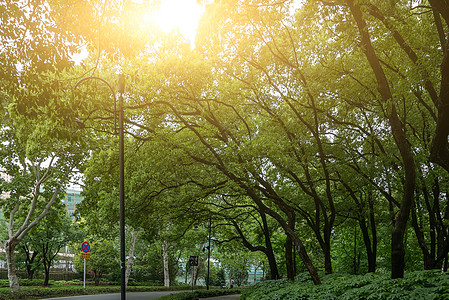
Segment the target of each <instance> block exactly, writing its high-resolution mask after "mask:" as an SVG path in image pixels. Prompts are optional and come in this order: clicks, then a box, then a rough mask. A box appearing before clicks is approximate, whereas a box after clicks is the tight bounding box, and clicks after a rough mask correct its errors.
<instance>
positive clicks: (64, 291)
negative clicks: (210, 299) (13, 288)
mask: <svg viewBox="0 0 449 300" xmlns="http://www.w3.org/2000/svg"><path fill="white" fill-rule="evenodd" d="M185 289H186V287H185V286H179V287H169V288H167V287H163V286H130V287H128V288H127V292H156V291H167V290H185ZM112 293H120V286H89V287H87V288H86V289H83V287H82V286H67V287H58V288H52V287H50V288H45V287H41V288H36V287H22V288H21V289H20V291H18V292H16V293H11V292H10V291H9V290H0V300H17V299H32V298H38V299H39V298H50V297H68V296H79V295H92V294H112Z"/></svg>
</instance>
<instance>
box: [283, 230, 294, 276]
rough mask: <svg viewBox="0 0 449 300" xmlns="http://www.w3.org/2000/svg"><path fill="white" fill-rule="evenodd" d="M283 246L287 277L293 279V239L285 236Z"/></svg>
mask: <svg viewBox="0 0 449 300" xmlns="http://www.w3.org/2000/svg"><path fill="white" fill-rule="evenodd" d="M284 247H285V267H286V269H287V279H289V280H294V279H295V274H294V272H293V269H294V268H293V240H292V239H291V238H290V237H289V236H287V239H286V241H285V244H284Z"/></svg>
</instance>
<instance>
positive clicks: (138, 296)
mask: <svg viewBox="0 0 449 300" xmlns="http://www.w3.org/2000/svg"><path fill="white" fill-rule="evenodd" d="M181 292H185V291H166V292H145V293H126V299H127V300H150V299H158V298H160V297H162V296H165V295H170V294H174V293H181ZM72 299H73V300H120V294H102V295H84V296H71V297H60V298H51V300H72ZM41 300H46V299H41ZM49 300H50V299H49Z"/></svg>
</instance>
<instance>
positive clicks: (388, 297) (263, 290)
mask: <svg viewBox="0 0 449 300" xmlns="http://www.w3.org/2000/svg"><path fill="white" fill-rule="evenodd" d="M241 299H245V300H265V299H266V300H302V299H310V300H315V299H316V300H332V299H343V300H353V299H362V300H363V299H366V300H368V299H370V300H371V299H372V300H394V299H397V300H402V299H423V300H426V299H429V300H430V299H432V300H433V299H449V275H448V274H447V273H442V272H440V271H419V272H411V273H408V274H406V276H405V278H403V279H390V277H389V275H380V274H371V273H370V274H366V275H344V274H332V275H327V276H323V277H322V284H321V285H318V286H316V285H314V284H313V283H312V281H311V280H309V279H308V275H306V274H301V275H300V276H298V277H297V278H296V280H294V281H287V280H273V281H266V282H262V283H258V284H256V285H254V286H252V287H249V288H247V289H245V290H244V291H243V292H242V297H241Z"/></svg>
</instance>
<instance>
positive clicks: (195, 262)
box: [189, 255, 198, 293]
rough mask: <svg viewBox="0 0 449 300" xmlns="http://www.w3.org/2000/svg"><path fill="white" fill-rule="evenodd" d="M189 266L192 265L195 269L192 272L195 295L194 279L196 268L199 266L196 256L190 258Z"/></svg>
mask: <svg viewBox="0 0 449 300" xmlns="http://www.w3.org/2000/svg"><path fill="white" fill-rule="evenodd" d="M189 264H190V266H192V267H193V270H192V293H193V279H194V277H195V267H197V266H198V256H196V255H195V256H193V255H192V256H190V259H189Z"/></svg>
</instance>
